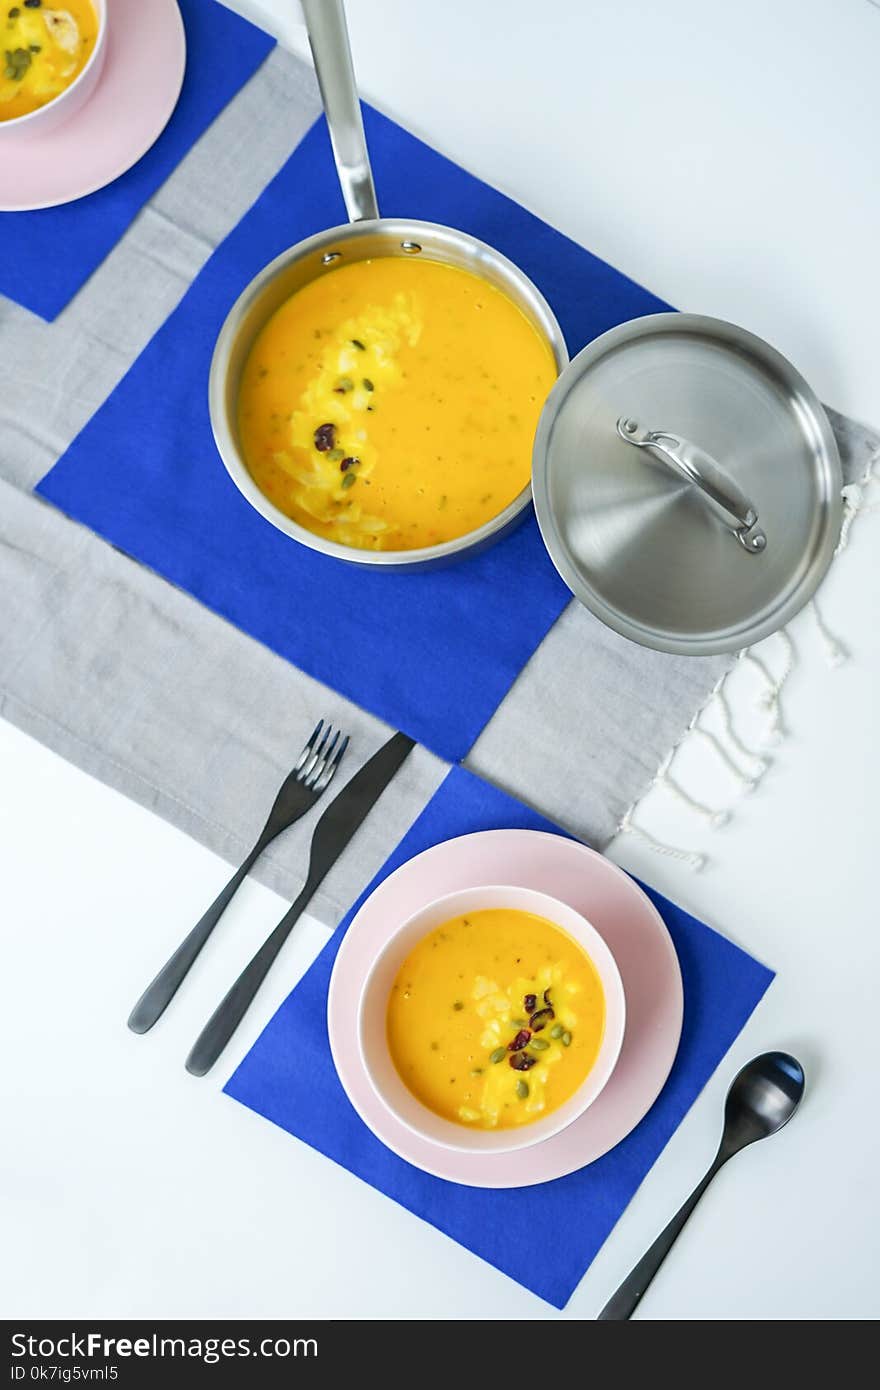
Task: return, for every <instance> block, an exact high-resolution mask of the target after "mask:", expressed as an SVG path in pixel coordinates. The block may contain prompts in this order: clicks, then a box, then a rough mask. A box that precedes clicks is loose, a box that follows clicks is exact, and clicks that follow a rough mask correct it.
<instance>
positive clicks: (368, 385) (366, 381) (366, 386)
mask: <svg viewBox="0 0 880 1390" xmlns="http://www.w3.org/2000/svg"><path fill="white" fill-rule="evenodd" d="M361 385H362V386H363V388H364V390H365V391H375V389H376V388H375V386H374V385H373V383H372V381H371V380H370V378H369V377H368V376H365V377H364V379H363V381H362V382H361Z"/></svg>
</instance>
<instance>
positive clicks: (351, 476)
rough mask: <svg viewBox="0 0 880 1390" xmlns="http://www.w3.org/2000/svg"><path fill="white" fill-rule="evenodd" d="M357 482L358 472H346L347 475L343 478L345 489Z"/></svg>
mask: <svg viewBox="0 0 880 1390" xmlns="http://www.w3.org/2000/svg"><path fill="white" fill-rule="evenodd" d="M356 482H357V474H356V473H346V475H345V477H344V478H343V479H342V488H343V491H345V490H346V489H347V488H350V487H354V485H355V483H356Z"/></svg>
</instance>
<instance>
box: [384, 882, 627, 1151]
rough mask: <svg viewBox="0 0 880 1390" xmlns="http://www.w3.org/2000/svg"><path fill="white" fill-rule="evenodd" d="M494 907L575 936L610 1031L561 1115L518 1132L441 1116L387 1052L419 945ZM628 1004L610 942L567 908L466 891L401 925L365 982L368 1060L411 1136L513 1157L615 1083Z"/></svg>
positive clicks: (527, 892)
mask: <svg viewBox="0 0 880 1390" xmlns="http://www.w3.org/2000/svg"><path fill="white" fill-rule="evenodd" d="M487 908H511V909H513V910H515V911H518V912H533V913H535V914H537V915H538V916H539V917H546V918H547V919H548V921H550V922H553V923H554V924H555V925H556V926H558V927H561V928H562V930H563V931H566V932H568V934H569V936H571V937H573V938H574V939H575V941H576V942H577V943H578V945H579V946H580V947H581V948H582V949H583V950H584V951H585V952H586V954H587V955H588V956H589V957H590V960H591V961H592V962H593V965H594V966H595V968H596V971H597V973H598V975H599V979H600V980H601V982H602V989H603V991H604V994H605V1031H604V1034H603V1037H602V1043H601V1046H600V1048H599V1053H598V1056H597V1058H596V1061H595V1063H594V1064H593V1066H592V1068H591V1069H590V1071H589V1072H588V1073H587V1076H586V1077H585V1079H584V1080H583V1082H582V1083H581V1085H580V1086H579V1087H578V1089H577V1090H576V1091H575V1093H574V1095H573V1096H571V1097H570V1099H569V1100H567V1101H566V1102H565V1103H564V1104H563V1105H560V1106H559V1108H558V1109H556V1110H553V1111H552V1112H551V1113H550V1114H549V1115H547V1116H546V1117H545V1118H544V1119H538V1120H533V1121H532V1122H531V1124H527V1125H523V1126H522V1127H521V1128H517V1129H496V1130H487V1129H472V1128H470V1127H468V1126H466V1125H458V1124H454V1123H453V1122H452V1121H451V1120H445V1119H443V1117H442V1116H440V1115H435V1114H434V1112H433V1111H432V1110H429V1109H428V1108H427V1107H426V1106H424V1105H423V1104H422V1102H421V1101H420V1100H418V1099H417V1098H416V1097H415V1096H414V1095H413V1093H412V1091H410V1090H409V1088H408V1087H407V1086H406V1085H405V1084H404V1082H403V1081H402V1079H401V1077H400V1075H399V1073H398V1071H397V1068H396V1067H395V1065H394V1062H393V1060H392V1058H391V1053H390V1051H389V1048H388V1035H387V1023H386V1020H387V1011H388V999H389V996H390V994H391V986H392V985H393V983H394V980H395V977H396V975H397V972H398V970H399V969H400V967H401V965H402V964H403V962H404V960H405V959H406V957H407V956H408V955H409V953H410V951H411V950H412V949H413V947H414V946H415V944H416V942H417V941H420V940H421V939H422V937H423V936H426V935H427V934H428V932H431V931H433V930H434V928H435V927H439V926H441V925H442V923H443V922H448V921H449V919H450V918H451V917H458V916H460V915H462V914H466V913H469V912H480V911H482V910H484V909H487ZM625 1024H626V1001H625V999H624V993H623V982H622V981H621V978H620V972H619V971H618V969H617V965H616V963H615V960H614V957H613V955H612V954H611V952H610V950H609V949H608V947H607V946H606V944H605V941H604V940H603V938H602V937H601V936H600V935H599V933H598V932H597V931H596V929H595V927H593V926H591V925H590V923H589V922H588V921H587V920H586V918H585V917H582V916H581V914H580V913H579V912H576V911H575V910H574V908H572V907H569V906H568V904H567V903H563V902H560V901H559V900H558V899H557V898H552V897H550V896H549V895H548V894H547V893H539V892H536V891H535V890H533V889H531V888H514V887H510V886H507V887H501V886H498V887H481V888H463V889H461V890H460V891H459V892H457V893H450V894H448V895H447V896H446V897H443V898H437V899H435V900H434V901H433V902H431V903H428V904H427V905H426V906H425V907H423V908H421V909H420V910H419V911H418V912H416V913H414V915H413V916H412V917H410V918H408V919H407V920H406V921H405V922H402V923H401V924H400V926H399V927H398V928H397V930H396V931H395V932H394V934H393V935H392V936H391V938H390V939H389V941H388V942H387V944H386V946H385V947H384V949H383V950H382V951H381V952H380V953H379V955H378V956H377V957H376V960H375V961H374V962H373V966H372V969H371V970H370V973H369V974H368V976H367V978H366V980H365V981H364V987H363V991H362V993H361V1000H360V1008H359V1014H358V1038H359V1043H360V1052H361V1059H362V1061H363V1065H364V1068H365V1070H366V1073H367V1076H368V1077H369V1080H370V1084H371V1085H372V1087H373V1090H374V1091H375V1093H376V1095H377V1096H378V1097H379V1099H380V1100H381V1102H382V1104H383V1105H384V1106H385V1108H386V1109H387V1110H389V1111H390V1112H391V1114H392V1115H393V1116H394V1117H395V1119H397V1120H399V1121H400V1123H401V1124H404V1125H406V1127H407V1129H409V1130H411V1131H412V1132H413V1133H414V1134H417V1135H419V1136H420V1137H421V1138H422V1139H427V1140H428V1141H429V1142H430V1143H434V1144H439V1145H440V1146H441V1147H442V1148H445V1149H456V1150H459V1151H464V1152H467V1153H477V1152H479V1153H510V1152H512V1151H513V1150H514V1149H526V1148H530V1147H532V1146H533V1145H535V1144H540V1143H543V1141H544V1140H545V1139H549V1138H550V1137H551V1136H552V1135H554V1134H558V1133H559V1132H560V1130H563V1129H565V1127H566V1126H567V1125H570V1124H571V1123H572V1121H573V1120H576V1119H577V1118H578V1116H579V1115H582V1114H583V1113H584V1111H585V1110H586V1109H587V1107H588V1106H590V1105H592V1103H593V1101H594V1100H595V1099H596V1098H597V1096H598V1095H599V1094H600V1092H601V1091H602V1089H603V1088H604V1086H605V1084H606V1082H607V1081H608V1079H609V1077H610V1076H611V1073H612V1072H613V1070H614V1067H615V1065H616V1063H617V1059H618V1057H619V1056H620V1049H621V1047H622V1045H623V1034H624V1028H625Z"/></svg>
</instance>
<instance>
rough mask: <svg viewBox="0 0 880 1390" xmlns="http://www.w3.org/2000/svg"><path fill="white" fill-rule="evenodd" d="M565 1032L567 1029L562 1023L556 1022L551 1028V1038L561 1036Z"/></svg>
mask: <svg viewBox="0 0 880 1390" xmlns="http://www.w3.org/2000/svg"><path fill="white" fill-rule="evenodd" d="M564 1032H565V1029H564V1028H563V1026H562V1024H561V1023H554V1025H553V1027H552V1028H551V1029H550V1036H551V1038H561V1037H562V1034H563V1033H564Z"/></svg>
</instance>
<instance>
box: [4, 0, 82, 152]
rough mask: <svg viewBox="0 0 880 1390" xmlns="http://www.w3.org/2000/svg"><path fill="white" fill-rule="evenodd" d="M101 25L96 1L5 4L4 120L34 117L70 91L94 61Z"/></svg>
mask: <svg viewBox="0 0 880 1390" xmlns="http://www.w3.org/2000/svg"><path fill="white" fill-rule="evenodd" d="M101 8H103V7H101ZM4 9H5V14H4ZM100 28H101V21H100V17H99V10H98V8H97V7H96V5H95V4H94V3H93V0H63V3H62V4H58V5H56V4H54V3H51V2H50V0H16V3H15V4H8V3H5V4H4V5H3V8H0V31H2V32H0V40H2V43H0V123H5V122H10V121H19V120H20V119H21V118H23V117H30V116H33V115H34V114H35V113H36V112H39V111H41V110H42V108H43V107H46V106H48V105H49V104H50V103H52V102H55V101H57V100H58V98H59V97H61V96H62V95H63V94H64V93H65V92H67V91H68V90H69V89H70V88H71V87H72V86H73V85H74V84H75V83H76V82H77V81H78V79H79V78H80V77H81V76H82V74H83V73H84V72H85V69H86V68H87V66H88V65H89V64H90V62H91V61H92V59H93V57H94V55H95V53H96V51H97V48H98V39H99V32H100ZM30 124H33V122H31V123H30Z"/></svg>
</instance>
